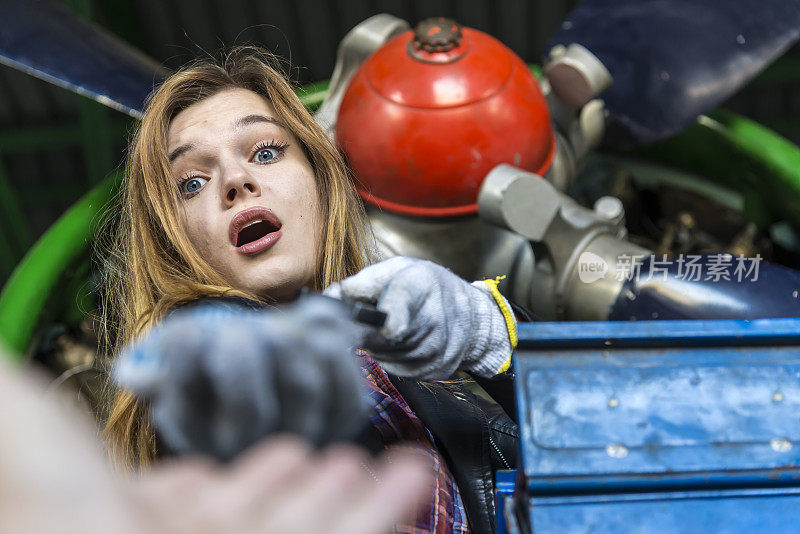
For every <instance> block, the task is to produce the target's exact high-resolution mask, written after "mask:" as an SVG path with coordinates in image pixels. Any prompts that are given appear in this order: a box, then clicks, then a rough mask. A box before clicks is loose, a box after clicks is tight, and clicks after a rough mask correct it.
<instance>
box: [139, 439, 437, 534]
mask: <svg viewBox="0 0 800 534" xmlns="http://www.w3.org/2000/svg"><path fill="white" fill-rule="evenodd" d="M432 473H433V471H432V470H431V467H430V465H428V464H427V463H426V461H425V457H424V456H423V455H418V454H416V453H415V451H414V450H413V449H406V450H404V449H396V450H392V451H390V452H388V453H384V454H383V455H382V456H381V457H380V458H379V459H377V460H374V461H373V460H372V459H369V458H367V455H366V452H365V451H363V450H361V449H359V448H357V447H354V446H350V445H332V446H330V447H328V448H327V449H326V450H324V451H322V452H320V453H317V452H315V451H314V450H312V448H311V447H310V446H309V445H308V444H307V443H305V442H303V441H302V440H299V439H297V438H295V437H290V436H280V437H274V438H271V439H269V440H266V441H264V442H263V443H260V444H258V445H256V446H255V447H253V448H251V449H250V450H248V451H247V452H246V453H244V454H242V455H241V456H240V457H238V458H236V460H235V461H234V462H231V463H230V464H228V465H226V466H225V468H220V467H219V466H217V465H214V464H213V463H211V462H209V461H203V460H200V459H197V458H190V457H183V458H181V459H179V460H177V461H174V462H168V463H166V464H165V465H162V466H157V467H156V468H155V469H153V470H152V471H151V472H149V473H147V474H145V475H144V476H143V477H141V478H140V479H138V480H134V481H132V482H133V484H132V490H133V491H132V496H133V498H134V500H135V502H137V503H138V506H139V509H140V513H139V516H140V517H144V518H148V520H149V522H150V523H151V525H150V532H168V533H170V534H184V533H186V534H190V533H191V534H206V533H207V534H216V533H219V532H239V533H254V534H255V533H260V534H272V533H275V534H315V533H318V532H325V533H326V534H380V533H383V532H388V531H390V530H391V527H392V525H393V524H394V523H396V522H397V521H399V520H401V519H403V518H405V517H406V516H407V515H409V514H410V513H411V512H412V510H413V509H414V508H415V506H414V505H415V504H417V502H418V500H420V499H421V498H422V496H423V495H425V494H426V490H427V493H428V494H429V493H430V489H429V488H430V486H431V485H432V484H433V477H432Z"/></svg>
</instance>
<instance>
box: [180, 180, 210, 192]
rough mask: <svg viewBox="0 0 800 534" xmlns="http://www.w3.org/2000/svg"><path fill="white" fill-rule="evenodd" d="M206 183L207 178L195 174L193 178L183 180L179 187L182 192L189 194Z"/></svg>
mask: <svg viewBox="0 0 800 534" xmlns="http://www.w3.org/2000/svg"><path fill="white" fill-rule="evenodd" d="M207 183H208V180H206V179H205V178H200V177H199V176H195V177H194V178H189V179H188V180H186V181H185V182H183V184H182V186H181V189H182V192H183V193H184V194H187V195H191V194H193V193H197V192H198V191H200V190H201V189H202V188H203V186H204V185H206V184H207Z"/></svg>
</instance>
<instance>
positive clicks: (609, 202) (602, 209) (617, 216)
mask: <svg viewBox="0 0 800 534" xmlns="http://www.w3.org/2000/svg"><path fill="white" fill-rule="evenodd" d="M594 212H595V213H596V214H597V215H598V216H599V217H602V218H603V219H606V220H607V221H611V222H614V223H617V222H620V221H621V220H622V219H623V218H624V217H625V207H624V206H623V205H622V201H621V200H620V199H618V198H617V197H612V196H604V197H600V198H598V199H597V202H595V203H594Z"/></svg>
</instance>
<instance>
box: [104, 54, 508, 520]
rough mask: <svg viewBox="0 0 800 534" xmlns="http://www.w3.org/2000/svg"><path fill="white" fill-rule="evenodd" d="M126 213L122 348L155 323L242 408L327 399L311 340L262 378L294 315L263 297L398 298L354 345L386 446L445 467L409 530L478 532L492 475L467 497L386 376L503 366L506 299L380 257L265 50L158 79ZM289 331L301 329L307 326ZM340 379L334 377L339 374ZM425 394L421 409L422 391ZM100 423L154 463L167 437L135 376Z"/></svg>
mask: <svg viewBox="0 0 800 534" xmlns="http://www.w3.org/2000/svg"><path fill="white" fill-rule="evenodd" d="M121 213H122V214H121V220H120V223H119V226H118V229H117V233H116V235H115V241H114V247H113V250H112V259H111V263H110V265H111V268H110V269H108V271H109V284H108V299H109V300H108V302H107V303H106V306H105V309H106V310H107V311H108V313H109V314H110V315H109V316H108V317H107V320H106V321H105V324H106V325H107V326H108V327H109V328H110V329H112V330H114V334H115V338H116V340H117V342H116V345H117V347H118V348H119V347H122V346H123V345H124V344H125V343H128V342H130V341H132V340H133V339H134V338H137V337H138V336H140V334H143V333H145V332H150V334H149V337H145V341H143V342H141V344H140V345H139V347H142V346H144V347H146V348H147V350H150V351H151V352H152V351H162V352H171V353H173V355H176V357H177V358H184V359H185V362H184V363H183V367H182V369H188V370H186V371H185V373H184V375H182V378H181V380H183V382H182V383H185V382H186V381H187V380H188V379H187V378H186V377H190V376H194V375H193V374H192V373H194V372H195V371H194V370H196V369H199V368H201V367H202V368H204V369H206V370H207V369H208V368H212V369H214V370H215V371H214V372H211V373H208V375H209V376H211V378H210V380H212V381H214V380H216V381H217V382H216V385H215V387H217V388H218V389H217V390H216V391H217V392H218V393H219V391H223V390H224V391H231V390H235V395H234V396H233V397H231V398H232V399H233V400H232V401H231V406H233V407H234V408H236V409H239V410H240V411H241V412H242V413H245V414H248V416H250V415H253V414H255V415H254V417H257V416H258V414H262V415H264V414H265V413H266V412H267V411H268V410H266V408H265V406H273V405H270V404H269V403H266V401H263V399H262V400H261V401H258V402H257V401H256V400H255V399H256V398H257V397H258V398H261V396H262V394H263V392H264V391H266V390H268V389H270V388H273V389H275V390H276V391H277V392H278V393H277V394H279V395H283V396H286V395H289V394H290V393H287V391H289V392H291V391H294V390H296V389H300V390H301V391H303V392H304V394H306V393H308V392H309V391H311V392H312V393H314V392H316V395H317V396H315V397H313V398H315V399H317V401H315V402H311V403H308V402H305V400H307V399H308V396H305V397H302V398H301V400H302V401H303V402H299V403H298V402H291V403H284V404H283V405H282V406H284V407H288V406H290V405H291V406H297V405H303V406H305V405H307V404H309V405H310V406H312V407H311V408H309V409H308V410H311V411H313V406H321V405H323V404H324V402H323V403H320V402H319V398H320V397H319V394H320V393H321V392H324V391H325V389H326V388H325V384H326V382H325V377H324V376H322V377H320V376H318V375H319V374H320V370H319V364H315V363H314V362H317V361H318V360H317V359H314V358H311V359H310V360H308V361H307V363H308V365H305V367H303V369H305V371H303V370H300V368H298V364H297V362H306V360H304V359H303V357H302V356H300V355H298V356H297V357H287V356H286V355H285V354H284V356H283V360H281V361H283V362H284V363H282V364H280V365H278V364H276V365H277V367H275V373H276V374H275V377H278V378H274V377H273V379H271V380H270V381H268V382H267V381H262V382H259V381H258V378H257V377H258V376H260V375H259V374H258V373H255V372H249V370H250V369H256V368H258V369H261V367H259V366H260V365H262V363H263V362H260V361H254V360H253V358H257V356H253V355H257V354H258V349H259V347H262V346H263V345H260V344H259V343H263V342H265V340H266V339H268V338H270V336H282V335H283V336H285V335H287V332H290V333H291V332H293V331H294V330H293V328H292V325H285V327H283V328H281V329H276V328H274V327H271V328H270V327H267V326H266V324H267V323H268V322H267V321H262V320H261V319H260V317H261V315H259V314H265V313H267V312H266V311H263V310H261V309H259V308H260V307H261V306H263V305H264V304H271V303H280V302H287V301H290V300H292V299H293V298H294V295H295V294H296V292H297V290H298V289H300V288H310V289H313V290H318V291H319V290H323V289H326V292H327V293H328V294H330V295H333V296H336V297H339V298H344V299H350V300H364V301H367V302H371V303H375V304H376V305H377V306H378V308H379V309H381V310H383V311H385V312H387V314H388V318H387V321H386V324H385V325H384V326H383V327H382V328H381V329H380V331H379V332H377V333H374V334H373V335H370V336H366V338H365V339H364V347H365V348H368V349H372V350H371V351H370V353H366V352H363V351H362V352H359V355H358V358H357V359H355V358H345V359H347V360H348V361H350V362H352V361H357V362H358V363H359V365H360V367H361V371H362V374H363V378H364V384H365V385H366V387H367V389H368V392H369V398H370V400H371V402H372V403H373V405H374V407H377V410H374V414H373V416H372V424H373V427H374V428H375V429H376V430H377V432H378V434H379V437H380V440H381V442H382V444H383V445H384V446H390V445H392V444H393V443H395V442H400V441H404V440H410V441H416V442H417V443H418V444H420V445H421V446H423V447H424V448H425V449H426V450H427V451H428V454H429V457H430V462H431V469H432V470H433V471H434V474H435V479H436V484H435V486H434V487H433V488H432V490H431V496H430V500H429V501H428V502H426V503H424V504H423V505H421V507H420V510H419V513H418V514H417V518H416V520H415V521H414V522H412V523H411V524H409V525H406V526H405V527H403V526H398V531H401V532H402V531H413V532H426V531H430V532H467V531H469V526H468V524H467V518H466V514H467V511H466V510H465V508H470V507H471V506H472V507H473V508H477V507H480V506H484V507H488V506H490V505H491V495H490V490H489V494H488V497H487V493H486V489H485V487H484V488H483V489H482V490H481V491H482V494H481V495H480V496H478V497H475V498H473V496H472V495H471V492H472V488H469V489H468V488H464V487H463V486H465V485H467V484H468V483H467V482H461V481H460V480H459V481H458V484H457V483H456V480H455V479H454V476H453V474H452V473H451V471H452V470H453V469H457V466H454V465H450V466H449V467H448V460H449V461H450V464H453V463H455V462H456V461H457V460H456V458H457V456H458V455H457V454H454V453H448V454H446V452H447V451H442V450H440V449H441V447H442V442H447V441H448V438H447V437H446V436H445V437H443V436H440V434H439V433H437V429H436V428H433V426H436V424H438V423H434V422H432V421H433V419H435V417H434V416H431V417H430V418H429V419H430V420H425V421H424V422H423V421H420V418H419V417H418V416H417V414H416V413H415V412H414V410H412V408H411V406H409V403H408V402H406V400H405V399H404V398H403V396H401V394H400V392H399V391H398V388H399V389H403V388H405V389H406V390H408V391H411V393H410V395H415V393H413V391H412V390H413V387H412V388H411V389H409V383H410V382H408V381H406V382H403V381H402V380H400V379H394V378H393V379H392V380H390V378H389V376H387V374H386V371H388V372H389V373H391V374H394V375H398V376H406V377H413V378H416V379H419V378H423V379H430V378H434V379H436V378H447V377H449V376H450V375H452V373H453V372H455V371H456V370H464V371H468V372H471V373H473V374H475V375H477V376H482V377H492V376H495V375H496V374H498V373H502V372H503V371H505V370H506V369H507V368H508V364H509V361H510V360H509V359H510V354H511V351H512V350H513V345H514V344H515V342H516V339H515V328H516V327H515V322H514V318H513V315H512V314H511V312H510V310H509V308H508V303H507V301H505V299H503V297H502V296H500V294H499V293H498V292H497V289H496V283H492V281H489V282H487V283H484V282H476V283H473V284H469V283H467V282H464V281H463V280H461V279H460V278H458V277H457V276H455V275H454V274H452V273H451V272H449V271H447V270H446V269H444V268H442V267H440V266H437V265H435V264H433V263H430V262H426V261H422V260H414V259H411V258H392V259H390V260H387V261H384V262H380V263H377V264H374V265H370V263H371V258H370V241H369V237H368V236H369V235H370V233H369V230H368V223H367V221H366V218H365V215H364V211H363V207H362V206H361V204H360V200H359V199H358V198H357V196H356V195H355V194H354V190H353V188H352V186H351V183H350V181H349V177H348V173H347V169H346V166H345V164H344V162H343V160H342V158H341V156H340V155H339V153H338V151H337V150H336V148H335V147H334V146H333V145H332V143H331V141H330V140H329V139H328V138H327V137H326V135H325V134H324V133H323V131H322V129H321V128H320V127H319V126H318V125H317V124H316V123H315V122H314V120H313V118H312V117H311V116H310V115H309V113H308V112H307V111H306V110H305V109H304V107H303V106H302V104H301V103H300V101H299V100H298V98H297V97H296V96H295V93H294V91H293V90H292V88H291V86H290V84H289V83H288V82H287V81H286V79H285V78H284V76H283V75H281V73H280V72H279V70H278V69H276V68H275V67H274V60H273V59H272V58H271V57H270V56H269V55H267V54H265V53H263V52H260V51H258V50H254V49H237V50H235V51H233V52H232V53H230V54H228V55H227V56H226V57H225V58H224V59H223V61H222V62H220V63H214V62H211V61H203V62H201V63H198V64H195V65H192V66H189V67H187V68H185V69H182V70H181V71H179V72H177V73H176V74H174V75H172V76H171V77H169V78H168V79H167V80H166V81H165V82H164V83H163V84H162V85H161V86H160V87H159V88H158V89H157V90H156V91H155V92H154V93H153V94H152V95H151V97H150V99H149V100H148V102H147V106H146V110H145V114H144V117H143V120H142V122H141V125H140V127H139V130H138V131H137V133H136V135H135V138H134V140H133V142H132V145H131V151H130V154H129V161H128V176H127V180H126V183H125V185H124V192H123V196H122V212H121ZM215 297H216V298H217V299H216V300H213V298H215ZM219 297H224V299H223V302H225V303H228V304H230V303H231V302H233V303H234V304H236V305H243V307H244V308H247V309H246V310H245V311H242V312H241V313H240V314H238V315H237V314H234V315H232V316H229V317H228V318H227V319H225V318H220V317H221V316H219V315H215V314H213V313H212V314H210V315H209V314H202V313H200V314H199V315H197V311H196V309H195V313H196V315H194V316H191V315H190V316H189V317H188V319H187V317H186V316H185V314H184V316H183V317H182V318H181V317H179V316H180V313H177V314H176V315H175V317H174V319H175V320H172V316H170V317H168V318H167V320H165V321H163V323H162V324H160V325H158V323H160V322H161V321H162V319H164V317H165V316H168V315H169V313H170V312H171V311H172V310H174V309H176V308H180V307H182V306H184V305H185V304H186V303H189V302H195V303H196V302H200V303H212V304H213V303H217V304H219V302H220V300H219ZM209 298H212V300H209ZM195 308H197V307H196V306H195ZM186 313H189V312H186ZM242 314H244V315H242ZM226 321H227V322H226ZM156 325H158V326H156ZM243 325H245V326H246V327H245V326H243ZM153 327H155V328H153ZM231 329H238V330H236V332H237V333H236V334H232V333H231V332H232V330H231ZM226 332H227V333H228V334H230V335H226ZM294 335H295V337H296V338H297V339H298V340H299V339H300V338H304V337H313V332H310V333H309V332H300V333H295V334H294ZM148 340H149V343H150V345H147V343H148ZM182 344H183V345H182ZM319 345H320V344H317V345H314V344H313V343H310V342H308V343H306V344H304V345H302V351H311V352H314V351H318V352H325V351H326V350H327V351H328V352H330V346H328V347H320V346H319ZM182 346H184V349H182V348H181V347H182ZM242 347H245V348H242ZM302 351H301V352H302ZM285 352H286V351H284V353H285ZM242 353H245V354H248V355H250V356H248V358H250V359H247V358H244V357H241V354H242ZM182 354H183V355H184V356H182ZM192 358H194V359H192ZM237 358H238V359H237ZM266 358H276V359H278V360H279V359H280V358H279V357H277V356H274V355H273V356H268V355H265V356H263V358H262V359H266ZM373 358H374V359H373ZM342 359H343V358H342V357H341V356H338V357H337V356H335V355H334V356H331V355H328V357H327V359H326V360H325V361H326V362H328V363H326V365H328V364H330V365H331V366H333V367H331V369H334V368H335V369H340V367H341V366H342V365H345V364H342V363H340V361H341V360H342ZM376 359H377V360H380V361H381V362H382V367H381V366H379V365H378V364H377V363H376V362H375V360H376ZM186 362H189V363H186ZM194 362H196V363H194ZM248 365H249V366H253V367H247V366H248ZM314 365H317V367H316V368H315V367H314ZM237 366H238V367H237ZM335 372H337V373H338V372H339V371H335ZM237 373H238V374H237ZM323 374H324V373H323ZM345 374H346V373H345ZM312 375H313V376H315V377H316V380H315V381H310V380H309V379H308V377H309V376H312ZM270 376H272V375H270ZM219 377H223V378H219ZM281 377H283V378H281ZM287 377H288V378H287ZM184 379H186V380H184ZM206 379H209V377H208V376H206ZM179 381H180V380H179ZM276 381H277V382H276ZM346 382H347V380H346V379H342V380H339V381H338V382H336V384H338V386H341V385H342V384H343V383H346ZM401 382H403V384H404V385H398V384H400V383H401ZM411 382H413V381H411ZM413 383H415V382H413ZM224 384H227V386H225V385H224ZM231 384H233V385H231ZM239 384H246V387H244V386H243V387H242V388H239ZM287 384H289V385H291V384H297V385H298V387H297V388H292V387H287ZM310 384H311V385H310ZM338 386H336V385H334V386H333V387H332V388H330V389H329V390H328V391H329V393H330V394H331V395H332V394H333V391H338V390H344V389H346V388H345V387H338ZM226 387H227V389H225V388H226ZM212 389H213V388H212ZM427 389H430V390H432V391H434V390H435V388H427ZM242 390H243V391H244V393H243V391H242ZM184 391H185V390H184ZM224 391H223V393H222V394H221V396H220V397H219V398H222V399H224V397H225V393H224ZM404 394H405V392H404ZM248 395H249V396H248ZM173 400H174V402H173V403H172V404H171V406H172V408H170V409H171V410H172V411H170V410H168V409H165V410H162V411H161V412H159V413H160V414H162V415H163V414H165V413H175V410H176V409H175V408H174V406H175V405H176V403H177V404H180V405H181V410H183V411H182V413H184V414H185V412H186V410H187V409H191V406H190V405H189V404H187V403H186V402H185V401H180V400H175V399H173ZM295 400H297V399H295ZM437 402H438V401H437ZM259 403H260V404H259ZM420 406H421V408H420V409H422V411H428V409H427V408H426V407H425V405H424V402H422V403H421V404H420ZM187 407H189V408H187ZM198 409H199V408H198ZM319 409H321V408H318V410H319ZM308 410H306V411H308ZM338 411H339V412H342V410H338ZM297 416H298V417H300V416H301V414H300V413H299V412H298V413H297ZM165 417H168V416H165ZM264 417H265V418H267V416H266V415H264ZM265 420H266V419H265ZM314 420H315V419H314V418H311V419H306V420H305V421H306V423H307V424H308V422H309V421H314ZM316 420H319V418H317V419H316ZM486 420H487V419H486V418H485V417H484V418H483V419H481V420H480V424H484V425H485V423H486ZM426 425H427V426H426ZM251 426H253V425H251ZM106 433H107V436H108V438H109V443H110V445H111V447H112V449H113V450H114V451H115V452H116V453H117V455H118V456H120V457H121V458H123V459H124V460H125V461H127V462H128V463H130V464H138V465H140V466H143V465H146V464H147V463H148V462H149V461H151V460H152V459H153V458H154V457H155V456H156V454H157V453H158V451H157V443H156V439H155V436H154V432H153V429H152V426H151V424H150V420H149V414H148V413H147V411H146V410H145V409H144V407H143V405H142V404H141V403H140V402H138V401H137V399H136V397H135V396H134V395H133V394H131V393H130V392H128V391H118V392H116V394H115V397H114V400H113V406H112V409H111V415H110V418H109V420H108V423H107V427H106ZM184 437H185V436H184ZM462 437H463V436H462ZM434 438H435V439H434ZM176 439H177V440H178V442H179V441H180V439H181V436H178V437H176ZM231 439H233V438H231ZM437 443H438V446H437ZM465 446H466V445H465ZM478 446H479V448H480V447H483V446H484V444H482V443H479V444H478ZM482 450H483V449H482ZM484 463H486V462H484ZM484 467H486V466H484ZM487 469H488V467H487ZM456 478H458V477H456ZM481 484H483V486H485V482H483V481H482V482H481ZM483 486H482V487H483ZM490 486H491V485H490ZM465 502H466V503H467V504H466V505H465ZM470 503H471V504H470ZM476 503H477V504H476ZM487 510H488V509H487ZM487 510H480V511H473V512H470V513H469V516H470V523H471V526H472V528H473V531H486V530H490V529H491V513H490V510H488V511H487ZM479 516H480V517H479ZM404 529H405V530H404Z"/></svg>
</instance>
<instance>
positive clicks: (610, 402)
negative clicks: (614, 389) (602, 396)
mask: <svg viewBox="0 0 800 534" xmlns="http://www.w3.org/2000/svg"><path fill="white" fill-rule="evenodd" d="M617 406H619V399H618V398H616V397H611V398H610V399H608V407H609V408H616V407H617Z"/></svg>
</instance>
